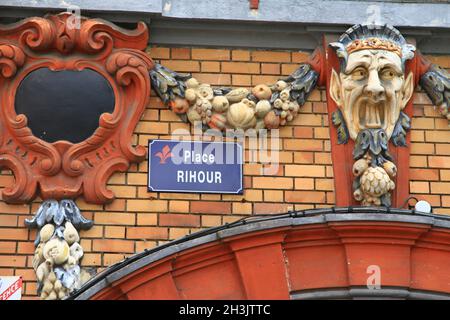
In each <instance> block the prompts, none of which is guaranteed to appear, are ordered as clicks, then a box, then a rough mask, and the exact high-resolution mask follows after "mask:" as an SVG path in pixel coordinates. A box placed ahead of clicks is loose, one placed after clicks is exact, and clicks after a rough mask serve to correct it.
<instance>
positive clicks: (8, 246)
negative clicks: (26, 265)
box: [0, 241, 16, 253]
mask: <svg viewBox="0 0 450 320" xmlns="http://www.w3.org/2000/svg"><path fill="white" fill-rule="evenodd" d="M14 252H16V242H12V241H10V242H7V241H0V253H14Z"/></svg>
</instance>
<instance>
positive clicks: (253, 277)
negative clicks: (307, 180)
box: [69, 207, 450, 300]
mask: <svg viewBox="0 0 450 320" xmlns="http://www.w3.org/2000/svg"><path fill="white" fill-rule="evenodd" d="M386 210H387V209H380V208H362V207H358V208H333V209H316V210H309V211H302V212H294V213H289V214H284V215H277V216H269V217H267V216H265V217H252V218H250V219H248V220H247V221H241V222H238V223H234V224H231V225H226V226H222V227H218V228H212V229H209V230H206V231H203V232H199V233H197V234H193V235H191V236H188V237H185V238H183V239H180V240H177V241H173V242H171V243H168V244H167V245H164V246H160V247H158V248H155V249H153V250H150V251H146V252H143V253H140V254H137V255H135V256H133V257H130V258H128V259H126V260H124V261H122V262H119V263H117V264H115V265H113V266H111V267H109V268H107V269H106V270H105V271H103V272H102V273H100V274H98V275H97V276H96V277H94V278H93V279H91V280H90V281H89V282H88V283H86V284H85V285H84V286H83V287H82V288H81V289H80V290H79V291H77V292H76V293H75V294H73V295H72V296H71V297H69V299H93V300H102V299H311V298H313V299H317V298H349V299H351V298H358V297H366V298H367V297H386V298H405V299H414V298H433V299H437V298H443V299H450V272H449V270H448V269H449V267H450V252H449V251H450V218H449V217H445V216H441V215H434V214H422V213H417V212H414V211H411V210H401V209H395V210H394V209H391V210H390V212H386ZM383 211H384V212H383ZM369 266H376V267H379V270H380V281H381V282H380V285H381V289H378V290H377V289H375V290H374V289H371V288H369V287H368V286H367V283H368V282H367V281H368V278H369V277H370V276H371V273H370V271H369V270H370V268H369ZM368 268H369V269H368ZM369 284H373V283H371V282H369Z"/></svg>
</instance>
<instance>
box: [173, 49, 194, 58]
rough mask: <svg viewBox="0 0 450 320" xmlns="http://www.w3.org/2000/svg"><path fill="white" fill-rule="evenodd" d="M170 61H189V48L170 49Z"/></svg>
mask: <svg viewBox="0 0 450 320" xmlns="http://www.w3.org/2000/svg"><path fill="white" fill-rule="evenodd" d="M171 55H172V56H171V58H172V59H190V58H191V49H190V48H172V49H171Z"/></svg>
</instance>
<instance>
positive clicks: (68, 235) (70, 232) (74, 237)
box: [64, 221, 80, 245]
mask: <svg viewBox="0 0 450 320" xmlns="http://www.w3.org/2000/svg"><path fill="white" fill-rule="evenodd" d="M65 227H66V228H65V230H64V240H66V241H67V243H68V244H69V245H71V244H72V243H74V242H78V241H80V236H79V234H78V231H77V229H75V227H74V226H73V224H72V223H71V222H70V221H67V222H66V224H65Z"/></svg>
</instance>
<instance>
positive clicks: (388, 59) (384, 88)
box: [329, 25, 415, 206]
mask: <svg viewBox="0 0 450 320" xmlns="http://www.w3.org/2000/svg"><path fill="white" fill-rule="evenodd" d="M330 46H331V47H333V48H334V50H335V51H336V54H337V56H338V57H339V60H340V71H339V73H338V72H337V71H336V70H334V69H333V70H332V75H331V79H330V87H329V92H330V96H331V98H332V99H333V100H334V102H335V103H336V105H337V106H338V108H339V109H338V110H337V111H336V112H335V113H334V114H333V116H332V121H333V124H334V125H335V126H336V127H337V128H338V143H347V142H348V139H352V140H354V141H355V148H354V151H353V158H354V160H355V161H356V162H355V164H354V166H353V174H354V176H355V180H354V183H353V191H354V193H353V195H354V198H355V199H356V200H357V201H361V204H362V205H366V206H369V205H384V206H390V205H391V194H390V192H391V191H392V190H393V189H394V187H395V184H394V181H393V178H394V177H395V174H396V167H395V164H394V163H393V162H392V157H391V155H390V154H389V152H388V142H389V140H391V141H392V142H393V144H394V145H395V146H406V138H405V136H406V131H407V130H408V129H409V128H410V119H409V117H408V116H407V115H406V114H405V113H404V112H403V109H404V108H405V106H406V105H407V103H408V101H409V100H410V98H411V97H412V94H413V91H414V82H413V74H412V72H410V73H409V74H405V61H406V60H409V59H412V58H413V57H414V51H415V47H414V46H412V45H410V44H407V43H406V41H405V39H404V38H403V36H402V35H401V34H400V32H399V31H398V30H396V29H395V28H393V27H391V26H388V25H384V26H376V25H370V26H362V25H356V26H354V27H352V28H350V29H348V30H347V31H346V32H345V33H344V34H343V35H342V36H341V37H340V39H339V41H338V42H334V43H331V44H330Z"/></svg>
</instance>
